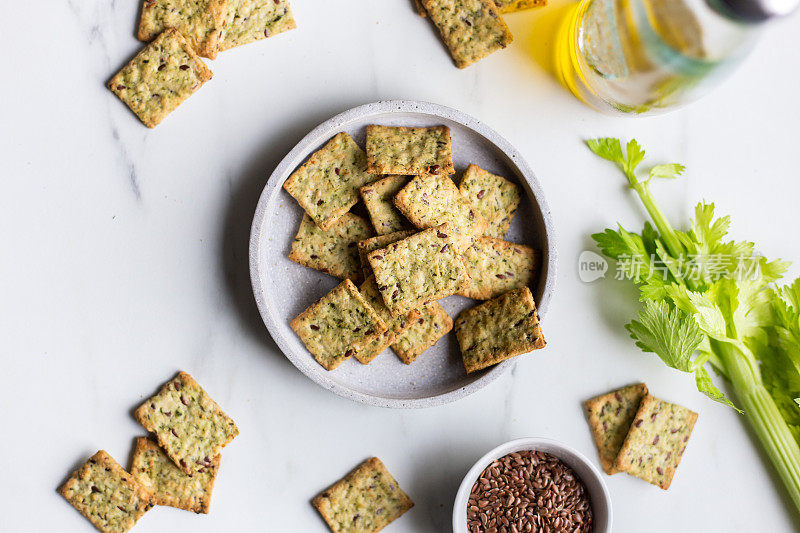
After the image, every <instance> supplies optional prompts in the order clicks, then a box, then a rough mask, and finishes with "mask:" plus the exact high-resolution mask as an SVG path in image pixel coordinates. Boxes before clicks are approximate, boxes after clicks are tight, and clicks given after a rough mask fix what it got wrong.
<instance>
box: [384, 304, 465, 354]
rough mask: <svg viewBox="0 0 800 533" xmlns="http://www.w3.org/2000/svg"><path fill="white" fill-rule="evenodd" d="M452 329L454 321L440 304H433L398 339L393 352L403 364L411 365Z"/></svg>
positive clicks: (423, 310)
mask: <svg viewBox="0 0 800 533" xmlns="http://www.w3.org/2000/svg"><path fill="white" fill-rule="evenodd" d="M452 329H453V319H452V318H450V316H449V315H448V314H447V311H445V310H444V307H442V305H441V304H440V303H439V302H433V303H431V304H428V305H426V306H425V307H423V308H422V309H420V316H419V318H417V320H415V321H414V322H412V324H411V327H409V328H408V330H407V331H406V332H405V333H403V334H401V335H400V336H398V337H397V340H396V341H395V343H394V344H392V350H393V351H394V353H396V354H397V357H399V358H400V360H401V361H402V362H404V363H405V364H407V365H410V364H411V363H413V362H414V361H415V360H416V359H417V357H419V355H420V354H421V353H422V352H424V351H425V350H427V349H428V348H430V347H431V346H433V345H434V344H436V342H437V341H438V340H439V339H441V338H442V337H444V336H445V335H447V334H448V333H450V330H452Z"/></svg>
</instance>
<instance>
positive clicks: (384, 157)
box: [367, 125, 454, 175]
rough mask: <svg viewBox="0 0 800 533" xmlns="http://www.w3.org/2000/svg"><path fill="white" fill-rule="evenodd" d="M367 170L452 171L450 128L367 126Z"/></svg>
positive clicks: (433, 172)
mask: <svg viewBox="0 0 800 533" xmlns="http://www.w3.org/2000/svg"><path fill="white" fill-rule="evenodd" d="M367 172H369V173H371V174H410V175H418V174H452V173H453V172H454V170H453V154H452V150H451V147H450V128H448V127H447V126H436V127H432V128H411V127H405V126H397V127H391V126H375V125H370V126H367Z"/></svg>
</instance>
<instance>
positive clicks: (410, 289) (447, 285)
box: [367, 224, 470, 316]
mask: <svg viewBox="0 0 800 533" xmlns="http://www.w3.org/2000/svg"><path fill="white" fill-rule="evenodd" d="M464 241H465V239H464V237H463V235H460V234H459V233H458V231H457V228H455V227H453V226H451V225H449V224H442V225H441V226H438V227H436V228H431V229H428V230H425V231H421V232H419V233H417V234H415V235H412V236H411V237H407V238H405V239H403V240H401V241H397V242H396V243H394V244H390V245H389V246H387V247H386V248H382V249H380V250H375V251H374V252H370V254H369V255H368V256H367V258H368V259H369V264H370V266H372V271H373V272H374V273H375V281H376V282H377V284H378V290H380V291H381V294H382V295H383V300H384V302H385V303H386V307H388V308H389V310H391V312H392V314H393V315H395V316H397V315H404V314H406V313H408V312H409V311H411V310H412V309H418V308H420V307H422V306H424V305H426V304H428V303H430V302H432V301H434V300H438V299H439V298H444V297H446V296H450V295H451V294H455V293H457V292H459V291H461V290H464V289H465V288H466V287H468V286H469V283H470V279H469V275H468V274H467V268H466V267H465V266H464V262H463V261H462V260H461V252H463V250H464V247H465V246H464Z"/></svg>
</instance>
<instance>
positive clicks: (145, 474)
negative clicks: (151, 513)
mask: <svg viewBox="0 0 800 533" xmlns="http://www.w3.org/2000/svg"><path fill="white" fill-rule="evenodd" d="M219 462H220V456H219V455H217V456H216V457H214V458H212V460H211V466H209V467H208V468H202V469H201V470H198V471H197V472H195V473H193V474H192V475H189V474H187V473H185V472H182V471H181V469H180V468H178V467H177V466H175V463H173V462H172V459H170V458H169V456H168V455H167V454H166V453H164V450H162V449H161V448H160V447H159V445H158V444H156V443H155V442H153V441H152V440H150V439H149V438H147V437H139V438H137V439H136V448H135V449H134V451H133V462H132V464H131V475H132V476H133V478H134V479H135V480H136V481H138V482H139V483H141V484H142V485H144V486H145V487H147V488H148V489H149V490H150V491H152V492H153V495H154V497H155V503H156V505H167V506H169V507H177V508H178V509H184V510H186V511H193V512H195V513H205V514H208V510H209V507H210V506H211V491H212V489H213V488H214V479H215V478H216V476H217V471H218V470H219Z"/></svg>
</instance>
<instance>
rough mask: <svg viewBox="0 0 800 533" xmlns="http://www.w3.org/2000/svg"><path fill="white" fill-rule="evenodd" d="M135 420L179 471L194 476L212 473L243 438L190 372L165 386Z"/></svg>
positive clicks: (180, 374) (145, 403)
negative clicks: (217, 461)
mask: <svg viewBox="0 0 800 533" xmlns="http://www.w3.org/2000/svg"><path fill="white" fill-rule="evenodd" d="M135 416H136V420H138V421H139V423H140V424H141V425H143V426H144V428H145V429H146V430H147V431H150V432H151V433H154V434H155V436H156V439H158V443H159V444H160V445H161V447H162V448H163V449H164V451H165V452H166V453H167V455H168V456H169V458H170V459H172V461H173V462H174V463H175V464H176V465H177V466H178V468H180V469H181V470H182V471H183V472H186V473H187V474H191V475H194V474H195V473H196V472H202V471H205V470H208V469H209V468H210V467H211V466H212V465H213V464H214V459H213V458H214V457H216V456H217V455H219V453H220V452H221V451H222V448H224V447H225V446H226V445H227V444H228V443H229V442H230V441H232V440H233V438H234V437H236V435H238V434H239V429H238V428H237V427H236V424H234V423H233V420H231V419H230V417H228V415H226V414H225V413H224V412H223V411H222V409H220V407H219V405H217V404H216V402H214V400H212V399H211V397H210V396H209V395H208V394H207V393H206V391H204V390H203V389H202V388H201V387H200V385H198V384H197V382H196V381H195V380H194V379H193V378H192V376H190V375H189V374H187V373H186V372H179V373H178V375H177V376H175V377H174V378H173V379H172V380H170V381H168V382H167V383H166V384H164V386H163V387H161V390H160V391H158V394H156V395H155V396H152V397H151V398H149V399H148V400H146V401H145V402H144V403H143V404H142V405H140V406H139V408H138V409H136V413H135Z"/></svg>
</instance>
